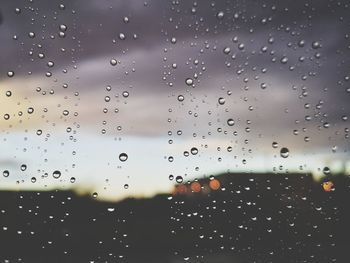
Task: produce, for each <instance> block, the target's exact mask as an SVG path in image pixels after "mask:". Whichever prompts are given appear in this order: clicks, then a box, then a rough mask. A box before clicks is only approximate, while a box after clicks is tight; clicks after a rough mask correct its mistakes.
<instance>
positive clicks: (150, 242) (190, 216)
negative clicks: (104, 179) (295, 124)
mask: <svg viewBox="0 0 350 263" xmlns="http://www.w3.org/2000/svg"><path fill="white" fill-rule="evenodd" d="M217 178H218V179H219V180H220V182H221V189H219V190H217V191H207V192H205V191H202V192H201V193H189V192H188V193H187V194H178V195H174V196H173V195H171V194H169V195H159V196H156V197H154V198H152V199H142V200H135V199H128V200H124V201H122V202H119V203H106V202H100V201H98V200H94V199H93V198H92V197H90V196H85V197H80V196H77V195H75V194H74V193H73V192H62V191H54V192H40V193H38V192H0V262H29V263H32V262H33V263H34V262H35V263H47V262H50V263H56V262H65V263H66V262H67V263H68V262H69V263H70V262H71V263H79V262H131V263H136V262H137V263H138V262H140V263H141V262H142V263H147V262H150V263H158V262H159V263H160V262H162V263H167V262H171V263H172V262H173V263H176V262H210V263H221V262H222V263H224V262H225V263H226V262H232V263H235V262H237V263H242V262H277V263H279V262H283V263H288V262H317V263H322V262H325V263H326V262H327V263H329V262H350V261H349V258H348V257H347V254H346V253H345V252H346V251H347V250H349V249H350V239H349V234H350V233H349V225H348V224H349V221H348V219H349V218H350V217H349V208H348V202H349V197H350V195H349V190H350V189H349V186H350V180H349V177H348V176H337V177H335V178H333V179H332V181H333V182H334V184H335V191H331V192H325V191H324V190H323V189H322V187H321V186H320V183H316V182H314V181H313V180H312V178H311V176H309V175H300V174H293V175H292V174H290V175H272V174H242V175H240V174H230V175H222V176H219V177H217ZM200 183H201V184H202V185H204V184H205V183H206V180H201V181H200ZM203 192H205V193H203Z"/></svg>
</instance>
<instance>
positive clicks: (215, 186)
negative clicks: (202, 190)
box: [209, 179, 220, 191]
mask: <svg viewBox="0 0 350 263" xmlns="http://www.w3.org/2000/svg"><path fill="white" fill-rule="evenodd" d="M209 187H210V188H211V189H212V190H214V191H216V190H218V189H219V188H220V182H219V180H217V179H213V180H211V181H210V182H209Z"/></svg>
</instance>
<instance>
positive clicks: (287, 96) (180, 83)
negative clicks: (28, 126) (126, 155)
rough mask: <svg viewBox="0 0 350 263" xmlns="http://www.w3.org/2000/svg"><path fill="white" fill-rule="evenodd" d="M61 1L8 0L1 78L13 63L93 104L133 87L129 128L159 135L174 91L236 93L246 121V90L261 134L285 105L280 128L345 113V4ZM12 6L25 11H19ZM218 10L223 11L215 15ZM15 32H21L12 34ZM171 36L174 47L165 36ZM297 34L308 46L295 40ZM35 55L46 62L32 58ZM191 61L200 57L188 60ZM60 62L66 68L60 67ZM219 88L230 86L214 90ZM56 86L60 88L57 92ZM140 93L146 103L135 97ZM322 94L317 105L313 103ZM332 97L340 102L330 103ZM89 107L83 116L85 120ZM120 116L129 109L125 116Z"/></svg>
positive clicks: (212, 97)
mask: <svg viewBox="0 0 350 263" xmlns="http://www.w3.org/2000/svg"><path fill="white" fill-rule="evenodd" d="M61 3H64V2H63V1H44V0H38V1H34V2H33V3H30V2H26V3H25V4H24V3H23V2H22V1H8V2H6V4H4V6H3V9H4V12H3V13H4V23H3V25H2V26H1V27H0V33H1V34H0V38H1V43H2V47H1V50H2V52H1V54H0V58H1V60H2V61H6V62H7V63H2V64H1V66H0V69H1V72H2V76H3V77H4V76H6V72H7V70H10V69H11V70H15V71H16V72H17V71H18V74H16V77H17V76H18V75H21V73H22V74H24V73H26V72H28V71H31V72H32V74H33V76H36V75H37V76H39V77H40V78H41V79H43V85H44V86H45V85H46V86H53V87H57V86H60V85H62V83H69V84H70V86H73V87H75V88H76V89H77V90H79V91H81V92H84V93H85V94H90V95H89V96H88V98H89V103H93V101H94V100H95V99H96V94H97V93H98V90H99V89H100V88H103V89H104V87H105V86H106V85H108V84H110V85H112V86H113V87H114V88H115V89H117V91H118V92H119V95H120V93H121V92H122V91H123V90H126V89H129V87H130V86H132V90H131V95H132V98H133V99H134V100H137V101H138V103H139V105H142V106H139V107H140V111H139V112H138V113H137V114H136V113H135V114H134V116H133V117H135V123H138V125H139V126H137V125H135V127H138V128H135V130H136V133H138V132H140V131H142V132H145V133H147V132H146V131H145V130H146V129H151V130H150V131H149V133H153V132H154V133H155V134H164V129H167V127H164V124H163V122H162V121H163V119H164V118H165V116H163V115H161V114H159V112H160V108H162V110H163V108H164V109H165V110H164V112H167V108H168V105H167V103H169V102H168V101H166V100H164V97H167V96H174V98H176V96H177V95H178V94H180V93H184V92H186V90H190V92H192V93H193V94H195V95H196V96H197V97H200V98H202V97H205V96H206V102H207V103H208V104H209V105H211V107H215V106H216V104H217V98H218V96H219V95H218V94H221V95H222V94H225V92H226V90H232V92H233V96H236V97H238V98H240V100H239V102H237V103H236V104H235V105H227V106H226V107H227V108H228V110H229V111H233V112H234V111H236V109H237V108H239V111H238V112H237V115H239V116H241V117H242V119H248V117H249V116H250V113H249V111H248V110H247V108H248V106H249V105H246V104H245V103H244V98H245V97H247V98H248V97H249V100H250V101H252V100H253V101H255V102H254V103H252V105H253V106H254V107H255V108H257V109H259V108H260V109H265V114H264V115H263V116H261V117H260V118H256V120H255V121H256V123H259V125H260V127H261V130H262V131H265V132H268V131H270V129H273V128H272V126H271V125H270V123H271V122H272V121H274V120H275V119H276V118H278V117H281V116H280V115H281V114H282V115H283V111H284V110H285V109H289V112H291V113H289V115H288V116H289V118H290V119H291V120H290V122H289V124H286V123H283V122H282V123H281V124H280V128H281V129H280V133H284V132H285V131H286V132H288V133H290V130H291V128H289V126H288V125H291V124H290V123H293V121H295V120H301V121H302V123H304V120H303V119H304V118H305V115H308V114H309V115H312V116H313V115H314V114H319V115H320V116H322V114H324V113H326V115H327V116H326V117H324V118H321V117H318V118H315V119H314V120H315V122H316V123H319V121H320V120H323V119H328V120H331V121H332V122H341V120H340V116H341V115H344V114H346V113H348V112H349V107H350V106H349V104H348V103H346V100H347V97H348V94H349V93H346V92H345V89H346V83H345V82H344V76H345V75H346V74H348V72H346V71H344V69H347V68H348V66H349V61H348V59H347V58H346V56H345V55H346V54H348V53H349V49H348V48H347V46H346V45H344V36H345V35H346V33H347V30H348V25H349V21H348V20H349V19H348V18H347V16H346V14H347V11H348V9H347V7H346V5H345V4H343V3H340V4H337V3H333V2H327V1H314V2H313V3H305V2H304V1H297V2H295V1H283V2H275V3H274V2H269V3H267V4H264V3H261V2H260V1H198V2H197V4H194V3H193V2H190V1H179V2H178V4H177V1H175V2H174V3H175V4H172V2H171V1H163V0H157V1H147V4H144V2H143V1H137V0H134V1H85V0H84V1H83V0H75V1H67V2H66V3H65V9H64V10H63V9H62V8H59V4H61ZM212 3H215V4H214V5H213V4H212ZM15 8H20V9H21V12H20V13H19V14H16V12H15ZM221 11H222V12H223V14H224V15H223V18H219V17H218V13H219V12H221ZM124 17H128V19H129V22H128V23H125V22H124V21H123V18H124ZM61 24H64V25H66V26H67V27H68V29H67V31H66V32H65V34H66V36H65V37H64V38H62V37H59V36H58V34H59V32H60V30H59V25H61ZM29 32H34V33H35V34H36V36H35V38H30V37H29V36H28V34H29ZM120 33H122V34H124V35H125V40H121V39H120V38H119V34H120ZM134 34H136V35H137V37H134V36H133V35H134ZM13 35H16V36H17V38H18V39H17V40H13V39H12V37H13ZM53 37H54V38H53ZM173 37H175V38H176V43H175V44H171V41H170V40H171V39H172V38H173ZM234 37H237V41H235V40H234ZM272 38H273V41H272V40H271V39H272ZM300 40H304V41H305V44H304V45H298V42H299V41H300ZM314 41H319V42H320V45H321V46H320V47H319V48H312V43H313V42H314ZM240 44H244V48H243V49H240V48H239V45H240ZM225 47H230V49H231V51H230V53H229V54H227V55H225V54H224V53H223V49H224V48H225ZM265 47H266V51H265V52H263V51H262V50H264V48H265ZM61 48H64V49H65V52H62V51H61ZM30 52H32V53H33V54H32V55H30ZM41 52H42V53H44V54H45V59H39V58H38V54H39V53H41ZM318 52H319V53H320V57H319V58H318V57H317V56H318V54H317V53H318ZM283 57H286V58H288V61H287V62H286V63H281V60H282V58H283ZM112 58H116V59H117V60H118V61H120V64H118V65H117V66H116V67H112V66H111V65H110V64H109V61H110V59H112ZM302 58H303V59H302ZM196 59H198V64H195V63H194V61H195V60H196ZM301 59H302V61H301ZM49 60H52V61H54V62H55V67H54V68H53V69H49V68H48V67H47V66H46V63H47V61H49ZM172 63H176V64H177V68H176V69H172V67H171V65H172ZM73 65H77V69H76V70H73V69H72V66H73ZM203 67H205V70H204V69H203ZM66 68H67V69H68V73H67V74H66V73H62V72H61V71H62V70H63V69H66ZM133 69H135V72H133ZM48 70H50V71H52V72H53V73H54V78H55V79H57V80H58V82H57V83H55V81H51V79H49V78H46V77H44V74H45V72H46V71H48ZM264 70H266V72H264ZM169 72H170V74H168V73H169ZM196 74H197V75H198V78H197V79H196V78H194V76H195V75H196ZM163 77H164V78H165V79H163ZM188 77H192V78H193V79H194V83H195V88H194V89H192V87H188V86H186V85H185V83H184V80H185V79H186V78H188ZM255 77H258V78H256V79H255ZM303 78H304V79H303ZM246 79H247V80H246ZM339 80H341V81H340V83H339ZM170 83H172V85H173V86H172V87H170ZM262 83H266V84H267V86H268V88H267V89H266V91H265V94H267V95H270V97H271V98H274V100H275V102H274V105H275V107H267V106H269V105H270V103H269V98H268V96H267V97H264V96H265V95H264V93H262V90H261V87H260V86H261V84H262ZM223 86H224V87H225V89H226V90H225V91H224V92H221V93H220V89H221V88H222V87H223ZM293 86H295V88H294V89H293ZM245 89H247V90H249V91H248V92H246V91H245ZM325 89H326V90H325ZM327 89H328V91H327ZM60 92H64V91H57V94H59V93H60ZM304 93H307V96H304V95H302V94H304ZM222 96H223V95H222ZM300 96H301V98H299V97H300ZM303 96H304V97H303ZM101 97H102V98H103V96H102V93H101ZM152 97H154V98H152ZM158 97H159V98H158ZM150 98H151V99H150ZM262 98H265V99H264V100H263V99H262ZM143 99H144V100H146V101H147V99H149V101H147V102H146V103H141V102H142V100H143ZM157 99H158V103H157V104H155V101H157ZM202 99H203V98H202ZM320 100H322V101H323V104H322V108H321V110H317V109H316V108H315V107H316V105H317V104H318V103H319V101H320ZM165 101H166V102H165ZM296 101H297V103H296ZM267 102H268V103H267ZM305 103H311V109H310V110H306V109H304V107H303V105H304V104H305ZM130 104H132V102H130ZM151 104H152V106H149V105H151ZM194 104H197V102H195V103H194ZM338 104H340V105H342V107H335V106H334V105H338ZM199 105H200V104H199ZM296 105H298V106H296ZM134 107H136V108H137V106H136V105H134ZM144 108H147V109H144ZM202 108H203V110H202V111H203V112H206V111H207V106H205V107H204V106H203V107H202ZM89 110H91V109H89ZM99 110H100V109H96V111H99ZM88 112H89V114H88V115H87V116H86V118H87V119H88V120H91V114H90V113H91V112H90V111H88ZM276 112H280V113H281V114H277V113H276ZM121 114H122V113H121ZM122 116H123V115H122ZM147 116H148V117H147ZM146 117H147V118H148V123H150V122H151V123H153V124H154V125H152V127H145V126H147V123H145V122H144V120H145V118H146ZM81 118H84V117H83V114H81ZM97 118H100V117H97ZM124 118H125V120H127V119H128V118H129V119H130V116H129V115H128V114H126V115H125V116H124ZM314 120H313V121H314ZM313 121H311V122H307V123H305V124H304V125H305V127H306V126H315V123H314V122H313ZM157 124H158V125H157ZM142 127H143V128H142ZM203 129H204V130H205V129H206V127H205V128H203ZM135 130H134V131H135ZM147 134H148V133H147Z"/></svg>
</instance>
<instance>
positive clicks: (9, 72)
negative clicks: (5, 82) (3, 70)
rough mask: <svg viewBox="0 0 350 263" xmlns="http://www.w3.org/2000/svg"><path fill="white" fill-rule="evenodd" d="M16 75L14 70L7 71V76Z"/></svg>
mask: <svg viewBox="0 0 350 263" xmlns="http://www.w3.org/2000/svg"><path fill="white" fill-rule="evenodd" d="M14 75H15V72H13V71H8V72H7V76H8V77H9V78H12V77H13V76H14Z"/></svg>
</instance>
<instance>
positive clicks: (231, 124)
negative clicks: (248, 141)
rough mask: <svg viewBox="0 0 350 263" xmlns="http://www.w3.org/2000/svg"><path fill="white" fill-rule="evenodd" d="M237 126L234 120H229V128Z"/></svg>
mask: <svg viewBox="0 0 350 263" xmlns="http://www.w3.org/2000/svg"><path fill="white" fill-rule="evenodd" d="M234 124H235V121H234V120H233V119H228V120H227V125H228V126H233V125H234Z"/></svg>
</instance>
